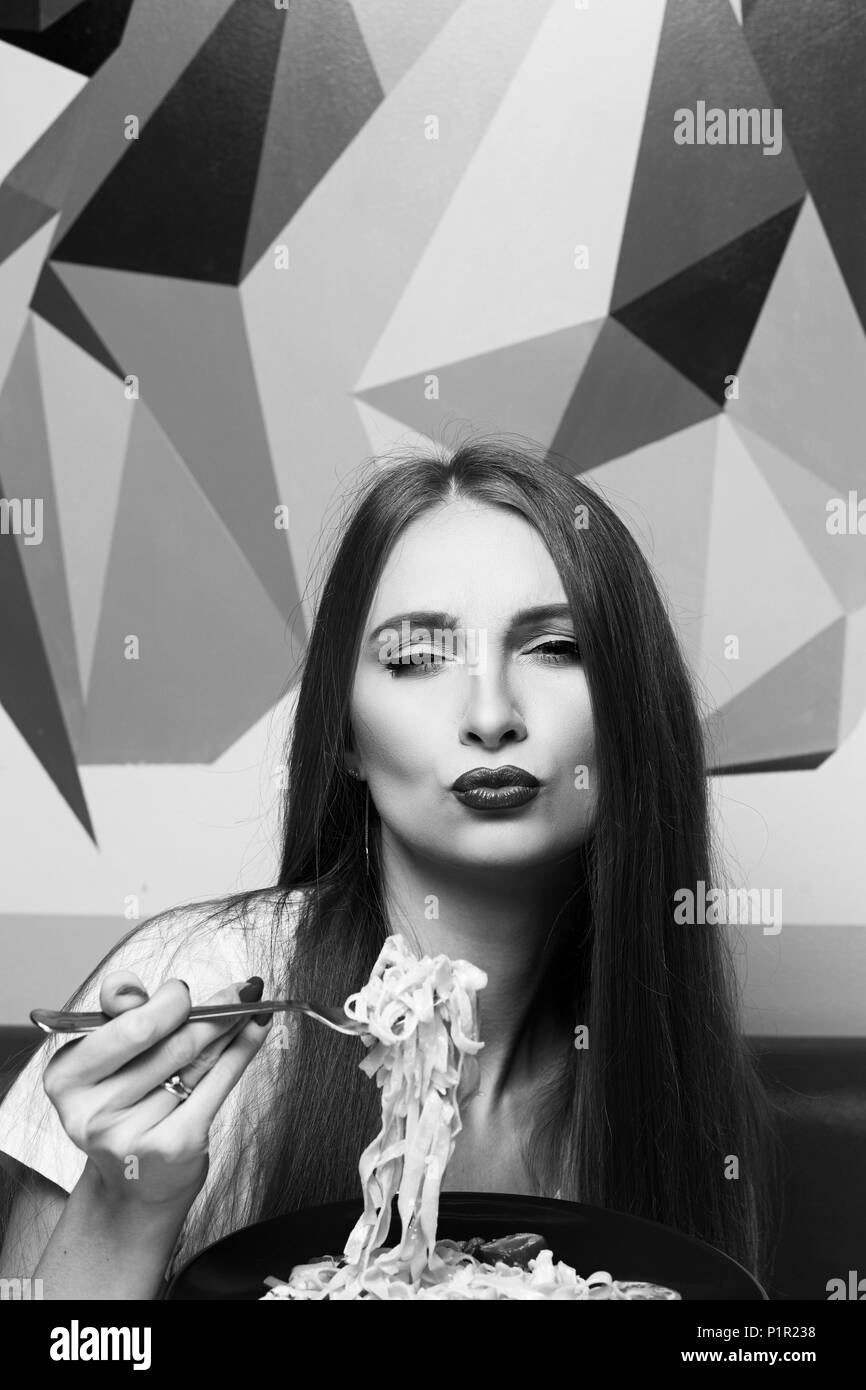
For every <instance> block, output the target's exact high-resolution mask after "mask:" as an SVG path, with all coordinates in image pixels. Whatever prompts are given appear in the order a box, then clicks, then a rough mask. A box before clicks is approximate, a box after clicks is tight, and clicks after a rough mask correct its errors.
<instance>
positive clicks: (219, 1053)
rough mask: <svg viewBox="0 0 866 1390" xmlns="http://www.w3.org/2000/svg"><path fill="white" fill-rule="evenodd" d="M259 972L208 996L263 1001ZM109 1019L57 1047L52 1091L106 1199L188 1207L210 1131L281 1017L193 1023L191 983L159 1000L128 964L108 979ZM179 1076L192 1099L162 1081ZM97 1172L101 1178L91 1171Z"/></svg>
mask: <svg viewBox="0 0 866 1390" xmlns="http://www.w3.org/2000/svg"><path fill="white" fill-rule="evenodd" d="M261 991H262V982H261V980H259V979H258V978H255V979H254V980H252V981H247V982H245V983H244V984H242V985H240V986H238V985H234V984H232V985H229V986H228V987H227V988H226V989H223V990H220V991H219V992H218V993H217V994H214V995H213V996H212V998H211V999H209V1000H207V1001H206V1002H207V1003H215V1004H231V1003H234V1002H235V1001H237V1000H238V999H240V998H243V999H244V1000H245V1001H253V1000H256V999H260V998H261ZM99 1004H100V1008H101V1009H102V1011H103V1013H107V1014H111V1015H112V1019H111V1022H110V1023H106V1024H103V1026H102V1027H101V1028H98V1029H96V1031H95V1032H93V1033H88V1034H86V1035H85V1036H84V1037H82V1038H79V1039H76V1040H75V1041H73V1042H71V1043H67V1044H66V1045H65V1046H64V1047H61V1048H59V1049H58V1051H57V1052H56V1053H55V1054H54V1056H53V1057H52V1058H51V1059H50V1061H49V1062H48V1064H47V1066H46V1068H45V1072H44V1084H45V1091H46V1094H47V1096H48V1098H49V1100H50V1101H51V1103H52V1105H53V1106H54V1108H55V1109H56V1111H57V1113H58V1115H59V1116H60V1121H61V1124H62V1125H63V1128H64V1129H65V1131H66V1133H67V1134H68V1135H69V1137H70V1139H71V1140H72V1141H73V1143H75V1144H77V1145H78V1147H79V1148H80V1149H82V1150H83V1151H84V1153H86V1154H87V1157H88V1160H89V1163H88V1167H92V1168H93V1169H94V1170H95V1177H96V1179H98V1184H99V1186H100V1188H101V1190H102V1193H103V1194H104V1196H105V1198H106V1200H107V1202H108V1203H109V1204H111V1205H112V1206H114V1207H115V1208H117V1205H118V1204H120V1209H121V1210H123V1211H131V1210H133V1209H135V1208H141V1207H143V1206H144V1207H150V1208H157V1209H159V1210H160V1211H161V1212H168V1213H177V1212H183V1213H185V1212H186V1211H187V1209H188V1208H189V1207H190V1206H191V1204H192V1202H193V1200H194V1198H195V1196H196V1194H197V1193H198V1191H199V1190H200V1188H201V1187H202V1185H203V1183H204V1180H205V1177H206V1175H207V1169H208V1131H209V1129H210V1126H211V1123H212V1121H213V1119H214V1116H215V1115H216V1112H217V1110H218V1109H219V1107H220V1106H221V1105H222V1103H223V1101H224V1100H225V1098H226V1096H227V1095H228V1093H229V1091H230V1090H231V1089H232V1087H233V1086H234V1085H235V1084H236V1083H237V1081H238V1080H239V1079H240V1077H241V1075H242V1074H243V1072H244V1071H245V1070H246V1068H247V1066H249V1063H250V1062H251V1061H252V1059H253V1057H254V1056H255V1055H256V1053H257V1052H258V1050H259V1048H260V1047H261V1045H262V1043H263V1042H264V1040H265V1038H266V1036H267V1033H268V1029H269V1027H270V1025H271V1022H272V1017H273V1016H272V1015H270V1014H269V1015H267V1016H266V1019H265V1021H264V1022H263V1023H261V1024H260V1023H258V1022H256V1020H255V1019H254V1018H253V1019H248V1018H245V1019H239V1020H238V1019H234V1020H233V1019H227V1020H222V1019H209V1020H203V1021H197V1022H194V1023H188V1022H187V1021H186V1020H187V1017H188V1015H189V1011H190V1008H191V1007H192V1004H191V1001H190V997H189V990H188V988H187V986H186V985H185V984H184V983H183V981H182V980H166V981H165V983H164V984H162V985H160V987H159V989H157V990H156V991H155V992H154V994H153V995H152V996H151V998H149V999H148V997H147V993H146V991H145V989H144V987H143V985H142V983H141V981H140V980H139V979H138V977H137V976H136V975H135V974H133V973H132V972H131V971H128V970H122V971H121V970H117V971H112V972H111V973H110V974H109V975H107V976H106V977H105V980H104V981H103V983H102V988H101V990H100V995H99ZM175 1073H180V1075H181V1078H182V1080H183V1081H184V1083H185V1084H186V1085H187V1086H189V1087H190V1089H191V1091H192V1095H191V1096H189V1098H188V1099H186V1100H183V1099H182V1098H181V1097H179V1096H175V1095H173V1094H172V1093H171V1092H170V1091H167V1090H166V1089H165V1088H164V1086H163V1084H162V1083H163V1082H164V1081H166V1080H168V1078H169V1077H170V1076H173V1075H174V1074H175ZM92 1176H94V1175H92Z"/></svg>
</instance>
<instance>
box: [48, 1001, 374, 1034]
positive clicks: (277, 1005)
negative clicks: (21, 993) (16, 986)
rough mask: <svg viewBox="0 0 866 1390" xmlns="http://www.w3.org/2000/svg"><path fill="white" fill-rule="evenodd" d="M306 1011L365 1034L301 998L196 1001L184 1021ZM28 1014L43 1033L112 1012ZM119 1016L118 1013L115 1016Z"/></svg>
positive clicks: (84, 1026)
mask: <svg viewBox="0 0 866 1390" xmlns="http://www.w3.org/2000/svg"><path fill="white" fill-rule="evenodd" d="M288 1011H293V1012H296V1013H302V1014H309V1015H310V1017H311V1018H317V1019H318V1020H319V1022H320V1023H324V1024H326V1025H327V1026H328V1028H334V1029H336V1031H337V1032H338V1033H355V1034H358V1035H360V1034H361V1033H368V1032H369V1031H370V1030H369V1028H368V1027H367V1025H366V1024H365V1023H358V1022H357V1021H356V1020H355V1019H352V1018H348V1017H347V1016H346V1014H345V1013H344V1012H343V1010H342V1009H338V1008H335V1007H332V1005H330V1004H307V1003H305V1002H304V1001H303V1000H301V999H260V1000H259V1001H258V1003H252V1004H241V1003H238V1004H197V1005H196V1007H195V1008H193V1009H190V1011H189V1015H188V1018H187V1021H188V1022H189V1021H192V1020H197V1019H203V1018H246V1017H248V1016H251V1015H252V1014H266V1013H272V1014H275V1013H281V1012H282V1013H285V1012H288ZM30 1017H31V1019H32V1020H33V1022H34V1023H35V1024H36V1027H37V1028H41V1029H42V1031H43V1033H94V1032H95V1031H96V1029H97V1028H101V1027H102V1025H103V1024H104V1023H110V1022H111V1020H112V1017H113V1016H112V1015H111V1014H103V1013H90V1014H89V1013H74V1012H72V1011H71V1010H66V1011H63V1010H59V1011H58V1010H55V1009H31V1011H30ZM118 1017H119V1015H118Z"/></svg>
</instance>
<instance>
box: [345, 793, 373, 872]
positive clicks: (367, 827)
mask: <svg viewBox="0 0 866 1390" xmlns="http://www.w3.org/2000/svg"><path fill="white" fill-rule="evenodd" d="M349 772H350V774H351V776H352V777H354V778H356V780H360V778H361V774H360V772H359V771H358V769H357V768H356V767H350V768H349ZM364 864H365V866H366V869H367V873H369V872H370V793H369V791H367V790H366V789H365V795H364Z"/></svg>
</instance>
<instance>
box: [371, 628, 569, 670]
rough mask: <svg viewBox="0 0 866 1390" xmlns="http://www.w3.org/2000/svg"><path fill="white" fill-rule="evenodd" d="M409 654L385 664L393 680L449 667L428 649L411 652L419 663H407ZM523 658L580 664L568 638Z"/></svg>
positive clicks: (547, 663)
mask: <svg viewBox="0 0 866 1390" xmlns="http://www.w3.org/2000/svg"><path fill="white" fill-rule="evenodd" d="M408 655H409V653H408V652H407V653H403V658H404V659H403V660H402V661H401V660H399V659H396V660H394V661H388V662H385V663H384V664H385V669H386V671H388V673H389V674H390V675H391V677H392V678H394V679H398V680H399V679H400V678H401V677H404V676H407V675H418V674H421V673H424V674H428V675H430V674H433V673H434V672H439V671H443V670H444V669H445V667H446V666H448V665H450V662H449V660H448V658H447V657H444V656H442V654H441V653H440V652H436V651H433V650H432V649H430V648H416V649H414V650H413V655H414V656H418V657H420V656H423V657H424V659H423V660H420V661H408V660H407V659H406V658H407V657H408ZM522 655H523V656H528V657H531V658H532V659H533V660H535V661H540V662H541V663H542V664H543V665H545V666H574V665H578V664H579V663H580V652H579V650H578V647H577V643H576V642H575V641H573V640H572V639H571V638H569V637H558V638H551V639H550V640H549V641H547V642H541V643H539V645H538V646H537V647H532V648H530V650H529V651H527V652H523V653H522Z"/></svg>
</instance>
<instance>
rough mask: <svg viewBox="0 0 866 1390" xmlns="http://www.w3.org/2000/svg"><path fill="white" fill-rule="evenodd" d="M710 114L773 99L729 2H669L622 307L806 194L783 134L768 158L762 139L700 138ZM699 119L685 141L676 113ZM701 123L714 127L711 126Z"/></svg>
mask: <svg viewBox="0 0 866 1390" xmlns="http://www.w3.org/2000/svg"><path fill="white" fill-rule="evenodd" d="M699 102H700V103H703V108H704V109H705V110H706V111H709V110H712V109H719V110H724V111H725V112H727V111H729V110H732V109H733V110H739V109H741V108H742V109H745V110H751V109H754V110H758V111H760V110H763V109H765V108H771V107H772V105H773V103H772V102H771V101H770V99H769V96H768V94H767V90H766V88H765V86H764V83H763V82H762V80H761V76H760V73H759V72H758V69H757V67H756V66H755V61H754V59H753V58H752V55H751V53H750V52H749V48H748V45H747V44H746V41H745V38H744V36H743V30H742V29H741V28H740V26H739V24H738V23H737V20H736V18H735V16H734V14H733V11H732V10H731V6H730V4H729V3H728V0H700V4H698V3H696V0H668V4H667V7H666V9H665V22H664V27H663V29H662V34H661V39H660V42H659V48H658V55H657V59H656V67H655V73H654V75H653V84H652V90H651V92H650V96H649V102H648V105H647V113H646V121H645V123H644V130H643V136H642V139H641V146H640V152H639V154H638V163H637V169H636V171H635V177H634V185H633V187H632V195H631V203H630V205H629V213H628V221H627V223H626V228H625V235H624V236H623V241H622V248H621V251H620V260H619V267H618V269H617V275H616V285H615V287H614V292H613V301H612V302H613V308H614V309H615V310H616V309H620V308H621V307H622V306H623V305H624V304H628V303H629V302H630V301H631V300H633V299H639V298H640V297H641V295H644V294H646V293H647V291H648V290H650V289H652V287H653V286H654V285H658V284H660V283H661V282H662V281H663V280H670V278H671V277H672V276H674V275H679V274H680V273H681V272H682V271H684V270H685V269H686V268H687V267H688V266H690V265H694V264H695V263H696V262H698V261H703V260H706V258H707V256H709V255H711V254H712V253H713V252H714V251H718V250H720V249H721V248H722V247H723V246H725V245H727V243H728V242H731V241H736V239H737V238H738V237H740V236H742V235H743V233H744V232H746V231H748V230H749V229H750V228H752V227H756V226H758V225H759V224H760V223H762V222H766V221H768V220H769V219H770V218H771V217H773V216H774V215H775V214H776V213H777V212H781V211H782V210H783V209H784V208H788V207H790V206H791V205H792V204H793V203H795V202H797V201H798V200H799V199H800V198H802V197H803V195H804V193H805V191H806V189H805V185H804V183H803V179H802V175H801V174H800V171H799V169H798V167H797V163H796V161H795V159H794V157H793V155H792V154H791V152H790V151H789V150H788V149H787V148H786V146H785V143H784V139H783V144H782V149H781V151H780V153H779V154H777V155H772V156H769V157H765V156H764V155H763V151H762V149H761V148H759V147H757V146H755V145H753V144H725V145H711V144H701V143H698V130H697V126H698V112H699V106H698V103H699ZM679 111H691V112H693V113H694V116H695V126H696V129H695V132H694V134H695V142H694V143H693V144H676V143H675V141H674V130H675V127H676V125H677V119H676V113H677V112H679ZM701 124H702V127H703V128H704V130H705V126H704V125H703V123H701Z"/></svg>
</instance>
